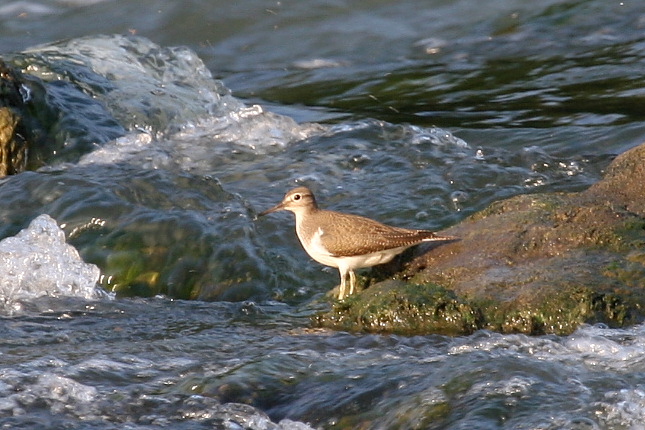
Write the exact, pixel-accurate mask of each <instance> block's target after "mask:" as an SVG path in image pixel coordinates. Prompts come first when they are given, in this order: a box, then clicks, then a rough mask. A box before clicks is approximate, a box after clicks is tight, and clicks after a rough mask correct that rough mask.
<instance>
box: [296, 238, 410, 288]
mask: <svg viewBox="0 0 645 430" xmlns="http://www.w3.org/2000/svg"><path fill="white" fill-rule="evenodd" d="M296 233H297V234H298V238H299V239H300V243H302V246H303V247H304V248H305V251H307V254H309V256H311V258H313V259H314V260H316V261H317V262H319V263H321V264H324V265H325V266H331V267H335V268H337V269H338V271H339V272H340V293H339V296H338V298H339V299H341V300H342V299H343V298H344V297H345V286H346V283H347V276H348V275H349V278H350V288H349V295H351V294H353V292H354V284H355V283H356V275H354V270H356V269H361V268H364V267H372V266H376V265H377V264H383V263H387V262H388V261H391V260H392V259H393V258H394V257H395V256H396V255H398V254H400V253H401V252H403V251H405V250H406V249H407V248H409V246H401V247H398V248H392V249H387V250H384V251H378V252H372V253H370V254H364V255H354V256H334V255H332V254H331V253H330V252H329V251H328V250H327V249H326V248H325V247H324V246H323V243H322V240H321V238H322V235H323V234H324V231H323V229H322V228H318V231H316V232H315V233H314V235H313V237H312V238H311V241H310V242H307V241H304V240H302V236H301V232H300V231H299V230H298V229H297V228H296Z"/></svg>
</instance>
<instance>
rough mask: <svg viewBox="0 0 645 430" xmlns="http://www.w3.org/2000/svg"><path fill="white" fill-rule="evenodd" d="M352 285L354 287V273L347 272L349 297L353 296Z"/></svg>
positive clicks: (351, 271)
mask: <svg viewBox="0 0 645 430" xmlns="http://www.w3.org/2000/svg"><path fill="white" fill-rule="evenodd" d="M354 285H356V273H354V271H353V270H350V271H349V295H350V296H351V295H352V294H354Z"/></svg>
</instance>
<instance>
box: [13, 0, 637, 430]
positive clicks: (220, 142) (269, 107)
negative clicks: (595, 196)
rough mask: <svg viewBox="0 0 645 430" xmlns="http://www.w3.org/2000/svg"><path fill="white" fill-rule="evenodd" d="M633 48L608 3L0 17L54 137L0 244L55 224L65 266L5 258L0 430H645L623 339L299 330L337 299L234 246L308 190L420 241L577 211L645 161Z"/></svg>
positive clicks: (273, 5) (326, 275) (214, 7)
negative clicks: (624, 160) (547, 209)
mask: <svg viewBox="0 0 645 430" xmlns="http://www.w3.org/2000/svg"><path fill="white" fill-rule="evenodd" d="M644 27H645V5H642V4H640V3H639V2H607V1H600V0H597V1H589V0H588V1H544V2H523V1H489V2H485V4H482V3H481V2H474V1H472V0H463V1H457V2H455V1H431V2H427V1H425V2H424V1H403V2H385V1H365V2H360V3H356V2H351V3H350V2H342V1H311V2H297V1H280V2H264V1H262V2H260V1H242V2H220V1H191V2H173V1H137V2H122V1H94V2H90V1H86V2H83V1H77V2H61V1H53V0H52V1H40V2H37V1H31V2H23V1H20V2H18V1H15V2H14V1H8V2H4V3H2V4H1V5H0V41H2V44H1V48H0V49H1V52H2V53H3V56H7V58H11V59H12V60H13V61H17V62H18V63H19V64H22V65H23V66H24V67H25V71H26V72H29V73H30V74H31V75H33V76H36V77H38V78H40V79H43V80H45V81H47V82H48V83H49V84H48V92H47V94H48V96H49V97H50V99H49V100H50V103H52V104H55V105H56V106H57V107H58V108H59V109H60V111H61V112H63V115H62V117H61V119H60V123H59V125H60V130H61V131H60V133H58V134H57V139H58V141H57V142H58V144H60V148H59V149H58V150H57V151H56V153H43V154H40V157H41V158H42V160H43V163H44V164H45V166H44V167H42V168H41V169H40V170H38V171H32V172H27V173H23V174H20V175H17V176H15V177H12V178H9V179H6V180H3V182H2V183H1V184H0V201H2V202H3V203H2V205H0V218H1V219H2V223H1V225H0V234H1V235H2V237H12V236H14V235H16V234H17V233H18V232H19V231H20V230H21V229H23V228H25V227H27V225H28V223H29V222H30V221H31V220H32V219H33V218H35V217H36V216H37V215H39V214H42V213H47V214H49V215H50V216H51V217H52V218H53V219H54V220H55V221H56V222H57V223H58V225H60V226H61V228H62V230H63V231H64V233H65V234H66V236H67V238H68V242H69V243H70V244H71V245H73V247H74V248H72V249H71V250H70V249H68V248H65V247H64V245H63V244H61V243H60V242H59V241H58V240H57V237H59V235H60V231H58V230H56V228H55V227H54V226H53V225H52V224H47V223H46V224H39V227H32V228H31V229H30V230H28V231H27V232H26V233H23V234H22V236H19V237H17V238H16V239H15V240H12V241H9V242H2V243H1V244H0V264H1V265H2V271H3V273H7V274H10V276H9V275H7V276H5V279H4V280H3V281H2V282H1V283H0V288H1V289H2V295H3V296H2V298H3V300H2V314H1V315H2V316H1V321H0V330H1V331H2V336H1V337H0V339H1V340H0V393H1V395H0V424H1V425H2V426H3V428H34V429H35V428H73V429H81V428H96V429H109V428H115V429H116V428H132V429H151V428H186V429H188V428H190V429H193V428H253V429H264V428H307V426H306V424H304V423H309V425H310V426H312V427H314V428H317V427H320V428H372V429H381V428H434V429H516V428H529V429H560V428H567V429H640V428H645V425H644V424H643V423H644V422H645V378H644V376H645V375H644V374H643V370H644V367H643V363H644V361H643V357H645V348H644V347H643V344H644V342H645V334H644V333H643V327H641V326H638V327H634V328H629V329H625V330H615V329H608V328H606V327H602V326H597V327H581V328H580V330H579V331H578V332H576V333H575V334H573V335H571V336H568V337H555V336H546V337H533V338H531V337H526V336H520V335H498V334H494V333H488V332H478V333H475V334H474V335H472V336H466V337H459V338H448V337H443V336H423V337H410V338H406V337H399V336H382V335H364V334H348V333H335V332H329V331H320V330H315V329H312V328H311V327H310V323H309V317H310V316H311V315H312V314H313V313H315V312H316V311H317V310H319V309H320V308H321V307H324V305H319V304H318V302H317V301H316V299H317V298H319V297H320V296H321V295H322V294H324V293H325V292H326V291H327V290H329V289H330V288H331V287H332V286H333V285H334V283H335V282H337V279H336V277H337V273H335V271H333V270H328V269H325V268H321V267H320V266H319V265H317V264H315V263H313V262H310V261H309V259H308V258H306V256H305V254H304V253H303V251H302V250H301V249H300V247H299V245H298V243H297V240H296V239H295V235H294V234H293V226H292V222H293V221H292V220H291V218H290V217H289V216H288V215H284V216H275V217H272V218H270V219H265V220H262V221H260V222H257V221H254V216H255V214H256V213H257V212H258V211H260V210H262V209H266V208H268V207H270V206H272V205H273V204H275V203H276V202H277V201H278V200H279V199H280V198H281V197H282V195H283V194H284V192H285V191H286V190H287V189H289V188H290V187H292V186H294V185H296V184H302V183H304V184H307V185H309V186H311V187H312V188H314V190H315V191H316V193H317V195H318V196H319V200H320V201H321V203H322V204H323V205H325V206H329V207H333V208H335V209H339V210H346V211H351V212H356V213H361V214H364V215H368V216H371V217H374V218H377V219H379V220H381V221H385V222H389V223H393V224H399V225H402V226H409V227H412V226H418V227H421V228H430V229H441V228H444V227H447V226H449V225H451V224H453V223H456V222H459V221H460V220H462V219H463V218H465V217H466V216H467V215H469V214H472V213H474V212H476V211H477V210H480V209H483V208H484V207H486V206H487V205H488V204H490V203H491V202H492V201H495V200H499V199H502V198H506V197H509V196H512V195H517V194H520V193H539V192H552V191H577V190H581V189H584V188H585V187H587V186H589V185H590V184H592V183H594V182H595V181H597V180H598V179H599V178H600V177H601V176H602V172H603V169H604V168H605V167H606V165H607V164H608V163H609V162H610V160H611V159H612V158H613V157H614V156H615V155H616V154H618V153H621V152H623V151H625V150H627V149H629V148H631V147H633V146H635V145H637V144H639V143H641V142H642V140H643V137H644V136H645V127H644V126H643V121H642V120H643V115H644V114H643V112H645V110H644V109H643V91H642V82H643V74H644V72H643V70H645V67H644V66H645V61H644V59H645V54H644V53H645V36H644V34H645V33H644V32H643V29H644ZM97 34H121V35H138V36H143V37H146V38H148V39H149V40H150V41H151V42H148V41H146V40H145V39H131V40H130V41H126V39H121V38H118V37H104V38H99V37H93V38H90V39H80V38H82V37H84V36H94V35H97ZM67 38H71V39H72V41H71V42H68V43H64V44H58V45H56V46H54V47H48V48H42V47H40V48H36V49H29V48H31V47H33V46H35V45H38V44H41V43H51V42H53V41H56V40H58V39H67ZM176 46H185V47H186V48H185V49H183V48H182V49H178V48H177V49H176V48H171V47H176ZM20 51H26V53H24V54H19V55H9V54H11V53H19V52H20ZM79 56H80V57H79ZM79 58H85V59H88V58H89V59H91V60H89V63H88V64H82V63H80V62H79V60H78V59H79ZM202 61H203V64H202ZM21 62H22V63H21ZM28 65H30V67H27V66H28ZM211 74H212V76H211ZM212 77H215V78H218V79H221V80H222V82H223V84H221V83H218V82H216V81H215V80H213V79H212ZM74 82H85V83H87V82H89V83H90V84H88V85H87V86H86V87H82V90H81V91H79V89H78V87H77V86H75V85H72V83H74ZM229 90H231V91H232V95H229ZM79 130H81V131H80V132H79ZM52 222H53V221H52ZM29 238H31V239H29ZM74 249H76V250H78V253H79V254H75V251H73V250H74ZM61 255H62V256H64V258H63V257H61V259H56V258H55V257H56V256H61ZM16 256H21V257H20V258H17V257H16ZM81 259H82V260H84V261H85V262H86V263H91V264H95V265H96V266H98V269H100V275H99V277H98V279H95V276H96V274H97V273H98V272H96V271H95V270H94V269H92V267H94V266H86V265H85V263H83V262H82V261H81ZM57 279H66V280H68V279H69V281H66V282H63V283H57V281H56V280H57ZM97 280H98V281H99V284H100V285H101V287H102V288H103V290H104V291H108V292H109V291H111V290H113V289H117V290H118V289H119V288H120V287H122V286H123V285H126V284H127V285H129V286H130V287H129V289H128V290H127V292H128V295H130V296H131V298H125V297H123V296H119V297H118V298H114V297H113V296H109V295H107V294H105V293H102V294H99V293H96V291H95V290H94V283H95V282H96V281H97ZM147 283H153V284H155V285H157V286H158V288H159V291H158V292H159V293H161V295H160V296H157V297H148V298H143V297H137V296H141V295H146V294H148V293H149V292H150V291H149V290H145V289H143V288H142V289H138V287H137V285H144V284H147ZM69 285H72V286H73V288H68V286H69ZM43 294H46V296H45V297H42V295H43ZM178 298H183V299H193V300H180V299H178ZM194 299H199V300H194ZM281 420H282V421H281ZM277 423H279V424H277Z"/></svg>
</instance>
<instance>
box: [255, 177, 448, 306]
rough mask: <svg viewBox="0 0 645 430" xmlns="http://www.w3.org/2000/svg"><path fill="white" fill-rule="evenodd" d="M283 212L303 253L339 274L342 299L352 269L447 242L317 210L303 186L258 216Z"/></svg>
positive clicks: (352, 281)
mask: <svg viewBox="0 0 645 430" xmlns="http://www.w3.org/2000/svg"><path fill="white" fill-rule="evenodd" d="M281 210H287V211H291V212H293V213H294V214H295V216H296V234H297V235H298V239H300V243H301V244H302V246H303V248H305V251H307V254H309V256H311V258H313V259H314V260H316V261H317V262H319V263H321V264H324V265H326V266H331V267H335V268H337V269H338V271H339V272H340V292H339V294H338V298H339V299H340V300H342V299H344V298H345V297H346V296H345V286H346V283H347V275H349V294H348V295H351V294H353V293H354V286H355V283H356V274H355V273H354V270H355V269H361V268H364V267H372V266H376V265H377V264H383V263H387V262H388V261H390V260H392V258H394V257H395V256H396V255H398V254H400V253H401V252H403V251H405V250H406V249H408V248H409V247H411V246H414V245H417V244H419V243H421V242H430V241H451V240H455V239H456V238H455V237H452V236H438V235H437V234H435V233H434V232H431V231H428V230H408V229H405V228H398V227H391V226H389V225H385V224H381V223H380V222H378V221H374V220H372V219H369V218H365V217H362V216H358V215H351V214H347V213H342V212H335V211H329V210H324V209H319V208H318V205H317V204H316V198H315V197H314V195H313V193H312V192H311V190H309V188H307V187H298V188H294V189H293V190H291V191H289V192H288V193H287V194H286V195H285V196H284V198H283V199H282V201H281V202H280V203H278V204H277V205H276V206H274V207H272V208H271V209H267V210H266V211H264V212H261V213H259V214H258V216H263V215H266V214H269V213H271V212H276V211H281Z"/></svg>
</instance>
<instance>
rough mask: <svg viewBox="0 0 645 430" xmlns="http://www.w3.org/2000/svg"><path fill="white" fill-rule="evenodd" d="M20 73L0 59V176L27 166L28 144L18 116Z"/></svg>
mask: <svg viewBox="0 0 645 430" xmlns="http://www.w3.org/2000/svg"><path fill="white" fill-rule="evenodd" d="M21 81H22V80H21V77H20V74H19V73H18V72H16V71H14V70H13V69H11V68H10V67H8V66H7V65H6V64H5V63H4V62H3V61H2V60H0V177H2V176H7V175H13V174H16V173H20V172H22V171H23V170H25V168H26V166H27V149H28V144H27V140H26V139H25V135H26V133H25V131H24V130H21V129H22V128H24V127H23V125H22V122H21V119H20V116H19V115H18V114H17V113H16V112H15V111H14V109H16V108H19V107H20V106H22V105H23V103H24V100H23V92H22V91H21V90H23V88H24V87H23V86H22V83H21Z"/></svg>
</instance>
